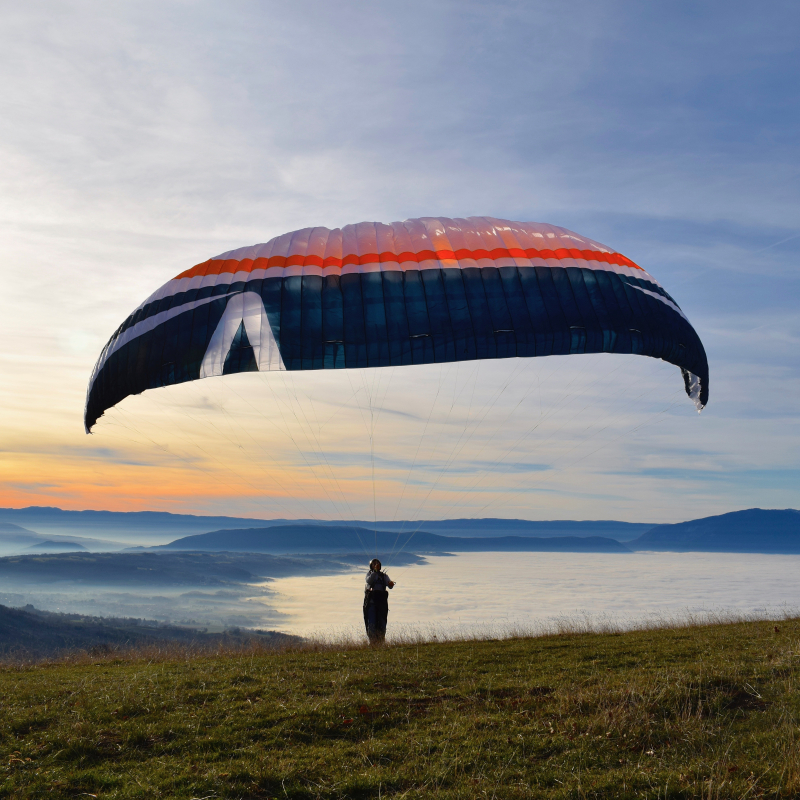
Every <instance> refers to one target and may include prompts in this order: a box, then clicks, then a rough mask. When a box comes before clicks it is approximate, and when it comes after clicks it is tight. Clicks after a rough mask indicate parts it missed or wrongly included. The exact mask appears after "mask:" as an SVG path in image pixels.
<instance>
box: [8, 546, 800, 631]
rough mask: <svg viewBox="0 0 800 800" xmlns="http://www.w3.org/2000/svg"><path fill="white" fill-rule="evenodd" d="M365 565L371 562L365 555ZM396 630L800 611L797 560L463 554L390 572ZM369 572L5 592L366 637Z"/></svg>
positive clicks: (226, 623) (58, 607) (73, 608)
mask: <svg viewBox="0 0 800 800" xmlns="http://www.w3.org/2000/svg"><path fill="white" fill-rule="evenodd" d="M365 561H366V558H365ZM386 568H387V571H388V572H389V574H390V576H391V577H392V578H393V579H395V580H396V581H397V586H396V588H395V589H394V591H393V592H392V594H391V598H390V613H389V635H390V636H392V635H395V636H397V635H402V636H408V635H415V634H422V635H426V636H430V635H434V634H435V635H437V636H439V637H441V636H463V635H471V634H479V635H489V636H502V635H507V634H508V633H512V632H514V631H520V630H521V631H536V630H542V629H546V628H548V627H550V628H552V627H553V626H557V625H563V624H565V623H566V624H568V625H569V624H576V625H578V626H586V625H592V624H594V625H597V626H603V625H607V624H612V625H617V626H622V627H626V626H632V625H636V624H640V623H648V622H652V621H658V620H660V619H669V620H674V619H682V618H686V617H688V616H689V615H694V616H701V617H702V616H703V615H707V614H715V613H719V612H723V613H730V612H733V613H734V614H743V615H753V614H755V615H760V616H774V617H780V616H781V615H783V614H785V613H795V614H797V613H800V611H798V609H800V581H798V576H800V555H759V554H740V553H631V554H619V555H617V554H613V555H612V554H599V553H586V554H579V553H465V554H462V555H455V556H431V557H428V559H427V563H426V564H423V565H416V566H409V567H399V568H397V569H392V566H391V564H386ZM365 572H366V565H365V567H364V569H363V570H354V571H353V572H344V573H339V574H335V575H323V576H316V577H296V578H279V579H275V580H269V581H266V582H264V583H263V584H259V585H246V584H245V585H240V586H236V585H230V586H226V587H211V586H208V587H194V588H189V587H186V586H181V587H170V586H157V587H154V586H141V587H139V586H131V585H126V586H108V585H105V586H87V585H81V584H76V583H70V582H57V583H48V584H38V585H36V584H24V585H21V584H15V585H13V586H12V585H7V586H5V587H2V588H0V603H1V604H4V605H9V606H17V607H19V606H23V605H25V604H26V603H31V604H32V605H34V606H36V607H37V608H40V609H45V610H49V611H62V612H73V613H79V614H91V615H97V616H117V617H123V616H125V617H139V618H146V619H157V620H162V621H170V622H177V623H179V624H180V623H182V624H190V625H199V626H203V627H207V628H209V629H211V630H218V629H221V628H225V627H232V626H241V627H252V628H264V629H273V630H281V631H286V632H289V633H296V634H301V635H309V634H315V635H317V636H321V637H332V638H345V637H347V638H349V637H354V636H355V637H362V636H363V621H362V616H361V615H362V611H361V601H362V598H363V585H364V584H363V580H364V575H365Z"/></svg>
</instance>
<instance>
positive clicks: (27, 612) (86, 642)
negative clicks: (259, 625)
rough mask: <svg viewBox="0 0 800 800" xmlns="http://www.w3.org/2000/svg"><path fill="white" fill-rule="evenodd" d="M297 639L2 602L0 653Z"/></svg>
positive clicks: (26, 655)
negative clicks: (65, 612)
mask: <svg viewBox="0 0 800 800" xmlns="http://www.w3.org/2000/svg"><path fill="white" fill-rule="evenodd" d="M297 641H299V640H298V638H297V637H295V636H287V635H285V634H277V633H273V632H270V631H267V632H264V631H258V632H256V631H245V632H242V631H239V630H236V631H232V632H226V633H224V634H219V633H217V634H212V633H205V632H202V631H198V630H193V629H192V628H183V627H178V626H175V625H164V624H162V623H156V622H147V621H142V620H136V619H108V618H103V617H87V616H82V615H80V614H54V613H51V612H49V611H39V610H38V609H36V608H34V607H33V606H26V607H25V608H8V607H6V606H2V605H0V656H3V657H6V658H8V657H10V656H13V657H14V658H18V659H19V658H21V659H24V660H26V661H27V660H31V659H33V660H38V659H42V658H54V657H57V656H58V655H60V654H63V653H69V652H74V651H75V650H89V651H95V652H98V651H99V652H110V651H112V650H117V649H119V648H131V647H139V648H141V647H146V646H149V645H157V644H164V643H173V644H178V643H179V644H183V645H194V646H196V647H200V648H206V649H208V648H214V647H218V646H221V645H224V646H227V647H231V646H233V647H235V646H236V645H242V644H248V643H252V642H257V643H259V644H263V645H283V644H287V643H288V642H297Z"/></svg>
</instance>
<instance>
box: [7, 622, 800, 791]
mask: <svg viewBox="0 0 800 800" xmlns="http://www.w3.org/2000/svg"><path fill="white" fill-rule="evenodd" d="M798 637H800V622H798V621H797V620H795V621H784V622H781V623H780V624H779V627H778V628H777V630H776V628H775V623H744V624H738V625H724V626H714V627H698V628H686V629H677V630H660V631H658V630H657V631H638V632H630V633H624V634H608V635H599V634H582V635H572V636H550V637H543V638H537V639H516V640H507V641H500V642H461V643H459V642H455V643H449V644H424V643H423V644H415V643H414V644H411V645H406V646H402V645H401V646H395V647H389V648H379V649H375V650H369V649H361V650H354V649H350V650H327V651H326V650H322V651H316V652H315V651H303V650H299V651H291V650H290V651H288V652H285V653H277V654H275V653H273V654H264V655H259V654H257V653H256V654H247V655H236V654H230V655H220V656H216V657H213V658H200V659H197V658H195V659H186V658H183V659H179V660H178V659H175V660H168V659H166V660H161V661H160V662H156V663H153V662H152V661H151V660H149V658H142V659H139V660H136V661H133V662H128V663H126V662H124V661H119V660H117V659H115V658H114V657H113V656H109V657H105V658H104V657H102V656H101V657H95V658H92V659H91V660H88V659H87V663H85V664H84V665H80V666H70V665H56V666H46V667H41V668H33V669H26V670H13V669H7V670H4V671H1V672H0V697H3V703H2V705H0V759H2V764H3V768H2V772H0V797H7V798H45V797H46V798H52V800H67V798H76V797H81V796H86V795H91V796H97V797H114V798H118V800H134V799H135V800H140V799H141V798H156V797H163V798H166V797H169V798H176V800H190V798H253V800H255V799H256V798H258V799H259V800H267V798H277V797H280V798H294V799H295V800H301V799H302V800H306V799H308V800H310V799H311V798H320V799H324V800H340V799H341V798H364V799H366V798H379V797H384V798H401V797H402V798H405V800H423V798H424V799H425V800H428V798H436V799H437V800H445V798H447V800H455V799H456V798H487V799H488V798H498V800H500V799H501V798H502V800H529V799H530V798H546V799H548V800H549V798H552V799H553V800H566V798H583V797H586V798H645V797H648V798H657V797H662V798H663V797H670V798H692V797H704V798H705V797H714V798H729V797H737V798H744V797H747V798H752V797H786V798H790V797H798V796H800V749H798V747H797V728H798V722H799V721H800V695H799V694H798V689H797V686H798V683H799V681H798V679H800V665H798V661H797V658H796V657H795V656H796V643H797V640H798Z"/></svg>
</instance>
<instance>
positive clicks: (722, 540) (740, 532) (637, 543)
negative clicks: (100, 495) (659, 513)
mask: <svg viewBox="0 0 800 800" xmlns="http://www.w3.org/2000/svg"><path fill="white" fill-rule="evenodd" d="M627 544H628V546H629V547H631V548H632V549H635V550H670V551H684V552H686V551H698V552H728V553H784V554H788V553H800V511H796V510H795V509H791V508H789V509H784V510H778V509H763V508H749V509H747V510H746V511H732V512H730V513H728V514H719V515H717V516H714V517H704V518H702V519H695V520H690V521H688V522H678V523H676V524H674V525H656V526H655V527H654V528H651V529H650V530H649V531H647V533H645V534H643V535H642V536H640V537H639V538H638V539H634V540H633V541H632V542H628V543H627Z"/></svg>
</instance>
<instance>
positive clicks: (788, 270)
mask: <svg viewBox="0 0 800 800" xmlns="http://www.w3.org/2000/svg"><path fill="white" fill-rule="evenodd" d="M0 15H2V22H3V24H2V25H0V44H1V45H2V46H0V69H1V70H2V75H3V80H2V81H0V108H2V114H0V230H1V232H2V242H3V250H2V260H0V270H2V277H3V287H4V289H3V293H2V298H1V299H0V311H1V313H0V342H2V345H1V346H0V373H1V374H2V380H1V381H0V506H9V507H22V506H28V505H52V506H59V507H62V508H72V509H82V508H104V509H113V510H122V511H131V510H143V509H158V510H166V511H175V512H181V513H215V514H231V515H235V516H256V517H264V518H268V517H276V516H277V517H304V518H305V517H312V518H313V517H318V518H353V517H357V518H367V519H368V518H373V517H377V518H385V519H386V518H392V517H393V516H394V517H395V518H414V519H424V518H442V517H453V516H478V517H480V516H498V517H522V518H528V519H624V520H629V521H653V522H662V521H663V522H673V521H680V520H683V519H690V518H695V517H700V516H708V515H710V514H718V513H724V512H727V511H734V510H737V509H740V508H748V507H753V506H760V507H765V508H787V507H794V508H797V507H800V425H799V424H798V423H800V356H799V355H798V353H799V352H800V348H799V347H798V345H800V311H799V310H798V298H800V270H798V256H800V144H799V143H800V130H799V128H800V125H799V124H798V123H800V103H799V102H798V101H799V100H800V97H798V95H799V94H800V48H799V47H798V44H797V42H798V41H800V6H798V5H797V3H794V2H780V1H779V0H776V1H774V2H766V3H761V4H754V3H745V2H730V1H726V2H704V3H689V2H673V3H640V2H605V1H604V0H592V1H591V2H570V1H569V0H559V2H470V1H469V0H458V2H445V1H441V0H426V1H425V2H414V0H410V1H409V0H404V2H402V3H400V2H375V1H374V0H373V2H338V3H329V2H327V3H326V2H305V1H304V0H295V2H292V3H277V2H275V3H272V2H235V3H212V2H177V1H175V2H172V1H170V0H167V1H164V0H158V2H147V1H146V0H142V1H141V2H137V3H117V4H109V3H101V2H53V3H48V2H39V3H36V4H20V3H16V4H11V3H6V4H4V5H3V7H2V8H1V9H0ZM427 215H430V216H453V217H456V216H470V215H489V216H494V217H500V218H507V219H515V220H526V221H527V220H532V221H540V222H548V223H552V224H556V225H561V226H564V227H567V228H570V229H572V230H575V231H578V232H579V233H582V234H584V235H586V236H588V237H590V238H593V239H596V240H599V241H601V242H604V243H606V244H608V245H609V246H611V247H612V248H614V249H615V250H617V251H619V252H621V253H624V254H625V255H627V256H628V257H630V258H632V259H633V260H634V261H635V262H637V263H638V264H641V265H642V266H643V267H645V269H647V271H648V272H650V273H651V274H653V275H654V276H655V277H656V278H657V279H658V280H659V281H660V283H661V284H662V285H663V286H664V287H665V288H666V289H667V290H668V291H669V292H670V293H671V294H672V295H673V296H674V297H675V298H676V300H677V301H678V302H679V303H680V304H681V307H682V308H683V310H684V312H685V313H686V315H687V316H688V318H689V319H690V320H691V321H692V323H693V325H694V326H695V328H696V330H697V331H698V333H699V335H700V337H701V339H702V340H703V342H704V344H705V347H706V350H707V353H708V357H709V363H710V369H711V384H710V387H711V394H710V402H709V405H708V407H707V408H706V409H705V410H704V411H703V413H702V414H701V415H699V416H698V415H697V413H696V412H695V410H694V407H693V406H692V404H691V402H690V401H689V400H688V399H687V398H686V397H685V395H683V394H682V382H681V379H680V375H679V373H678V370H677V369H676V368H674V367H671V366H669V365H666V364H663V363H660V362H656V361H654V360H651V359H642V358H636V357H623V356H615V357H612V356H573V357H566V358H563V357H562V358H550V359H533V360H529V361H528V362H527V363H522V361H520V360H512V361H507V362H495V363H489V362H484V363H479V364H471V365H463V364H462V365H459V366H456V365H452V366H449V367H447V366H446V367H441V366H438V365H436V366H429V367H419V368H413V369H407V370H395V371H394V372H393V371H391V370H372V371H367V372H361V371H348V372H349V373H350V374H344V373H340V372H337V373H336V374H323V373H304V374H298V373H294V374H293V375H291V376H289V375H274V374H272V373H270V374H252V373H251V374H246V375H239V376H226V377H225V378H213V379H208V380H205V381H200V382H196V383H194V384H188V385H185V386H180V387H171V388H170V389H164V390H156V391H152V392H148V393H145V394H144V395H142V396H139V397H134V398H128V399H126V400H125V401H123V403H122V404H120V406H119V407H118V408H117V409H114V410H112V411H111V412H109V413H108V414H107V416H106V417H105V418H104V419H103V420H102V421H101V423H100V424H99V425H98V426H97V428H96V429H95V432H94V434H93V435H92V436H86V435H85V433H84V431H83V425H82V411H83V403H84V398H85V391H86V385H87V382H88V379H89V376H90V373H91V370H92V367H93V365H94V363H95V361H96V359H97V357H98V355H99V353H100V350H101V349H102V347H103V345H104V344H105V342H106V341H107V339H108V338H109V336H110V335H111V334H112V333H113V331H114V329H115V328H116V327H117V326H118V325H119V323H120V322H121V321H122V320H123V319H124V318H125V317H126V316H127V314H128V313H129V312H130V311H131V310H132V309H133V308H134V307H136V306H137V305H138V304H139V303H140V302H141V301H142V300H143V299H144V298H145V297H147V296H148V295H149V294H151V293H152V292H153V291H154V290H155V289H156V288H157V287H159V286H160V285H161V284H162V283H164V282H165V281H166V280H168V279H170V278H171V277H173V276H174V275H176V274H178V273H179V272H181V271H183V270H184V269H186V268H188V267H190V266H192V265H194V264H196V263H198V262H201V261H204V260H206V259H207V258H209V257H211V256H213V255H216V254H218V253H221V252H224V251H226V250H229V249H232V248H235V247H239V246H243V245H248V244H253V243H256V242H264V241H267V240H268V239H270V238H272V237H273V236H276V235H279V234H281V233H284V232H286V231H290V230H295V229H298V228H302V227H306V226H312V225H325V226H327V227H336V226H341V225H343V224H347V223H352V222H357V221H361V220H380V221H385V222H390V221H393V220H402V219H406V218H409V217H419V216H427Z"/></svg>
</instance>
